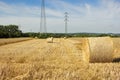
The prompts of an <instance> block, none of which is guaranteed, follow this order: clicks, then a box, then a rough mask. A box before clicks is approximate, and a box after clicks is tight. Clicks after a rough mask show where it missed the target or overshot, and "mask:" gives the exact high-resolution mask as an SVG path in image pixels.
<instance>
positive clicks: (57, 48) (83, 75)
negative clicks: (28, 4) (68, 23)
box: [0, 38, 120, 80]
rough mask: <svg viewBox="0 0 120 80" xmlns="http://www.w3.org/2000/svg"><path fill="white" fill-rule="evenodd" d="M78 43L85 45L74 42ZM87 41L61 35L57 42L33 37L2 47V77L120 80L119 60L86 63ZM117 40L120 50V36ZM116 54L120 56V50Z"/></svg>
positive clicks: (9, 79)
mask: <svg viewBox="0 0 120 80" xmlns="http://www.w3.org/2000/svg"><path fill="white" fill-rule="evenodd" d="M2 40H3V39H2ZM4 40H6V39H4ZM4 40H3V41H4ZM11 40H12V39H11ZM13 40H14V39H13ZM7 41H8V42H9V40H6V42H7ZM78 42H79V43H80V44H81V45H79V46H76V45H74V44H76V43H78ZM83 42H84V39H83V38H75V39H73V38H72V39H62V38H58V39H54V41H53V43H47V42H46V40H45V39H32V40H28V41H22V42H19V43H17V42H16V43H14V44H8V45H3V46H0V80H120V64H119V63H113V62H111V63H85V62H84V57H85V56H84V52H83V51H82V49H83V45H82V43H83ZM113 42H114V43H115V45H114V47H115V51H119V48H120V45H119V44H117V43H119V42H120V39H118V38H113ZM114 55H115V57H117V58H120V56H119V55H120V53H114Z"/></svg>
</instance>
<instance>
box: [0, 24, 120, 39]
mask: <svg viewBox="0 0 120 80" xmlns="http://www.w3.org/2000/svg"><path fill="white" fill-rule="evenodd" d="M104 36H110V37H120V34H113V33H67V34H65V33H35V32H27V33H22V31H21V30H19V26H17V25H0V38H14V37H33V38H35V37H37V38H48V37H54V38H61V37H104Z"/></svg>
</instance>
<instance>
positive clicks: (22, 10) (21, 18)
mask: <svg viewBox="0 0 120 80" xmlns="http://www.w3.org/2000/svg"><path fill="white" fill-rule="evenodd" d="M45 1H46V16H47V31H48V32H64V12H66V11H67V12H68V13H69V22H68V32H72V33H73V32H99V33H100V32H102V33H119V32H120V22H119V21H120V0H45ZM40 5H41V0H0V24H1V25H8V24H16V25H19V26H20V28H21V30H22V31H24V32H29V31H31V30H32V31H33V32H39V28H40V12H41V11H40V9H41V8H40Z"/></svg>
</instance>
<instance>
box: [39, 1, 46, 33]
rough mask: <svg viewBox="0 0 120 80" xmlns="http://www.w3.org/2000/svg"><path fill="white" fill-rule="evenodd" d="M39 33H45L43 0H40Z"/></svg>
mask: <svg viewBox="0 0 120 80" xmlns="http://www.w3.org/2000/svg"><path fill="white" fill-rule="evenodd" d="M40 33H47V26H46V13H45V0H41V17H40Z"/></svg>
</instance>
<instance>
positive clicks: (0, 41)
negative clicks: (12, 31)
mask: <svg viewBox="0 0 120 80" xmlns="http://www.w3.org/2000/svg"><path fill="white" fill-rule="evenodd" d="M31 39H32V38H6V39H5V38H2V39H0V45H5V44H10V43H15V42H21V41H26V40H31Z"/></svg>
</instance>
